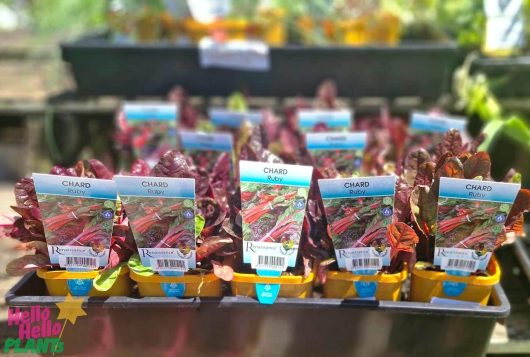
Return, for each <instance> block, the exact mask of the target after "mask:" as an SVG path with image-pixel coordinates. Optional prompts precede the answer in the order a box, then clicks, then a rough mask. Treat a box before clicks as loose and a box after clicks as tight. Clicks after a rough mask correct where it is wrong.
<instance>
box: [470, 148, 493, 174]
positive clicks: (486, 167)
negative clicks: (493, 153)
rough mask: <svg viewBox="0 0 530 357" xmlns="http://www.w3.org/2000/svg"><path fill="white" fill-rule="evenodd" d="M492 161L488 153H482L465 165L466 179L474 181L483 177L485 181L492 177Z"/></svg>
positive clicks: (474, 156)
mask: <svg viewBox="0 0 530 357" xmlns="http://www.w3.org/2000/svg"><path fill="white" fill-rule="evenodd" d="M490 171H491V159H490V156H489V154H488V153H487V152H485V151H480V152H478V153H476V154H474V155H473V156H471V157H470V158H469V159H467V160H466V162H465V163H464V177H465V178H466V179H473V178H475V177H478V176H481V177H482V178H484V179H487V178H489V177H490Z"/></svg>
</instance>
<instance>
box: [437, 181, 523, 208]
mask: <svg viewBox="0 0 530 357" xmlns="http://www.w3.org/2000/svg"><path fill="white" fill-rule="evenodd" d="M520 189H521V185H520V184H517V183H506V182H493V181H481V180H465V179H456V178H449V177H441V178H440V197H448V198H461V199H466V200H475V201H493V202H503V203H513V201H514V200H515V197H517V193H518V192H519V190H520Z"/></svg>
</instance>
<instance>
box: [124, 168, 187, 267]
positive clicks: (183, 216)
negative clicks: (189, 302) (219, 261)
mask: <svg viewBox="0 0 530 357" xmlns="http://www.w3.org/2000/svg"><path fill="white" fill-rule="evenodd" d="M114 180H115V181H116V182H117V185H118V191H119V193H120V198H121V200H122V203H123V205H124V207H125V212H126V213H127V217H128V218H129V226H130V227H131V230H132V233H133V235H134V239H135V241H136V245H137V246H138V252H139V254H140V258H141V260H142V264H143V265H144V266H151V267H153V269H154V270H156V271H164V270H176V271H187V270H188V269H189V268H195V250H196V241H195V180H193V179H179V178H159V177H138V176H115V177H114ZM178 196H181V197H178Z"/></svg>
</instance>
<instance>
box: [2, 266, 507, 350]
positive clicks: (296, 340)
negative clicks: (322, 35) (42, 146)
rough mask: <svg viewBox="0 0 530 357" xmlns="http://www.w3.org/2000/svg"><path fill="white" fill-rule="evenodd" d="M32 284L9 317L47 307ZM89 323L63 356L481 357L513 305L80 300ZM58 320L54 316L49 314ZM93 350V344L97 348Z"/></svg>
mask: <svg viewBox="0 0 530 357" xmlns="http://www.w3.org/2000/svg"><path fill="white" fill-rule="evenodd" d="M62 300H63V298H61V297H50V296H45V287H44V283H43V281H42V280H40V279H39V278H37V277H36V276H35V275H33V274H30V275H27V276H26V277H24V278H23V279H22V280H21V281H20V282H19V283H18V284H17V285H16V286H15V287H13V288H12V289H11V290H10V291H9V292H8V293H7V295H6V302H7V304H8V305H9V306H10V307H29V306H35V305H40V306H48V307H51V308H52V311H54V312H55V303H57V302H60V301H62ZM84 308H85V311H86V312H87V314H88V316H87V317H81V318H79V319H78V322H77V323H76V325H75V326H74V327H71V326H70V327H68V328H67V329H66V330H65V332H64V334H63V336H62V340H63V341H64V344H65V352H64V353H66V354H67V355H70V354H84V353H90V354H91V355H101V354H105V355H135V354H137V353H139V352H140V351H141V353H142V355H159V354H163V353H171V354H172V355H190V356H202V355H205V356H206V355H209V356H211V355H233V356H247V355H257V356H329V355H332V356H335V355H336V356H343V355H357V356H422V355H424V356H426V357H436V356H443V357H446V356H447V355H452V356H482V355H484V353H485V351H486V348H487V346H488V343H489V339H490V336H491V333H492V331H493V328H494V325H495V322H496V321H497V319H500V318H504V317H506V316H508V314H509V312H510V304H509V302H508V300H507V298H506V296H505V294H504V291H503V289H502V287H501V286H500V285H498V286H496V287H495V290H494V293H493V296H492V301H491V306H486V307H480V306H464V305H459V306H456V305H454V306H448V305H441V304H426V303H414V302H390V301H366V300H356V299H348V300H339V299H318V298H310V299H285V298H279V299H278V300H277V301H276V303H275V304H274V305H272V306H264V305H260V304H259V303H258V302H257V301H256V300H254V299H251V298H245V297H223V298H219V299H176V298H134V297H112V298H107V299H104V298H85V304H84ZM55 313H56V312H55ZM96 341H97V342H96Z"/></svg>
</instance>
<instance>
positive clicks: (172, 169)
mask: <svg viewBox="0 0 530 357" xmlns="http://www.w3.org/2000/svg"><path fill="white" fill-rule="evenodd" d="M151 176H156V177H176V178H193V174H192V172H191V168H190V167H189V165H188V162H187V161H186V157H185V156H184V155H182V154H181V153H180V152H178V151H176V150H171V151H168V152H166V153H165V154H164V155H163V156H162V158H160V161H158V163H157V164H156V165H155V166H154V167H153V169H152V170H151Z"/></svg>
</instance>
